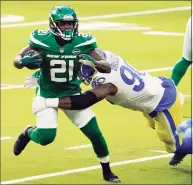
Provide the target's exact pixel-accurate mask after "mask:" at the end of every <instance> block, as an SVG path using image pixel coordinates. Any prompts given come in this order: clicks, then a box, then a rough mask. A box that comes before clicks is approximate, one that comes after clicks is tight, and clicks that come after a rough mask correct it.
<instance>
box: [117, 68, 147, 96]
mask: <svg viewBox="0 0 193 185" xmlns="http://www.w3.org/2000/svg"><path fill="white" fill-rule="evenodd" d="M120 73H121V77H122V79H123V81H124V82H125V83H126V84H127V85H133V84H135V86H134V87H133V90H134V91H135V92H139V91H141V90H143V88H144V86H145V84H144V81H143V79H142V78H140V76H139V73H137V72H136V71H134V70H132V69H131V68H130V67H129V66H128V67H127V66H121V68H120ZM126 74H128V75H126ZM129 74H130V75H129ZM128 76H130V77H131V78H129V77H128Z"/></svg>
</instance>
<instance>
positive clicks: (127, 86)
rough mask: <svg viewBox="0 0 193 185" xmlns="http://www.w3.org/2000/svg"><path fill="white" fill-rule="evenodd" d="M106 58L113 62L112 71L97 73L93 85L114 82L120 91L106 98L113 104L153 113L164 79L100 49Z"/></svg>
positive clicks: (160, 95) (161, 94)
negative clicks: (135, 67)
mask: <svg viewBox="0 0 193 185" xmlns="http://www.w3.org/2000/svg"><path fill="white" fill-rule="evenodd" d="M100 52H101V53H103V55H104V57H105V59H106V60H107V61H108V62H109V63H110V64H111V68H112V70H111V73H99V72H98V73H97V74H95V76H94V77H93V79H92V83H91V84H92V87H94V86H96V85H99V84H105V83H112V84H114V85H115V86H116V87H117V89H118V92H117V93H116V95H114V96H107V97H106V99H107V100H108V101H110V102H111V103H113V104H116V105H120V106H122V107H125V108H128V109H132V110H135V111H142V112H145V113H151V112H152V111H154V109H155V108H156V107H157V106H158V104H159V102H160V101H161V99H162V97H163V94H164V88H163V87H162V82H163V81H162V80H161V79H160V78H158V77H153V76H150V75H149V74H147V73H142V72H139V71H137V70H136V69H134V67H132V66H131V65H130V64H128V62H126V61H124V60H123V59H122V58H121V57H120V56H118V55H116V54H113V53H111V52H108V51H100Z"/></svg>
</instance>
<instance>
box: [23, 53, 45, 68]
mask: <svg viewBox="0 0 193 185" xmlns="http://www.w3.org/2000/svg"><path fill="white" fill-rule="evenodd" d="M33 53H34V50H31V51H28V52H27V53H26V54H25V55H24V57H23V58H22V59H20V65H21V66H22V67H27V68H38V67H40V65H41V63H42V59H41V58H40V57H41V55H40V54H35V55H32V54H33Z"/></svg>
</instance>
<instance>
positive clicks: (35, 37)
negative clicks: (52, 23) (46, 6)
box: [29, 30, 49, 48]
mask: <svg viewBox="0 0 193 185" xmlns="http://www.w3.org/2000/svg"><path fill="white" fill-rule="evenodd" d="M48 36H49V31H47V30H35V31H33V32H32V33H31V35H30V38H29V44H30V45H31V46H34V47H46V48H48V47H49V46H48V45H46V44H45V43H43V41H44V40H45V39H46V38H47V37H48Z"/></svg>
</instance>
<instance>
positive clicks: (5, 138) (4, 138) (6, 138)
mask: <svg viewBox="0 0 193 185" xmlns="http://www.w3.org/2000/svg"><path fill="white" fill-rule="evenodd" d="M12 138H13V137H9V136H5V137H0V140H8V139H12Z"/></svg>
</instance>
